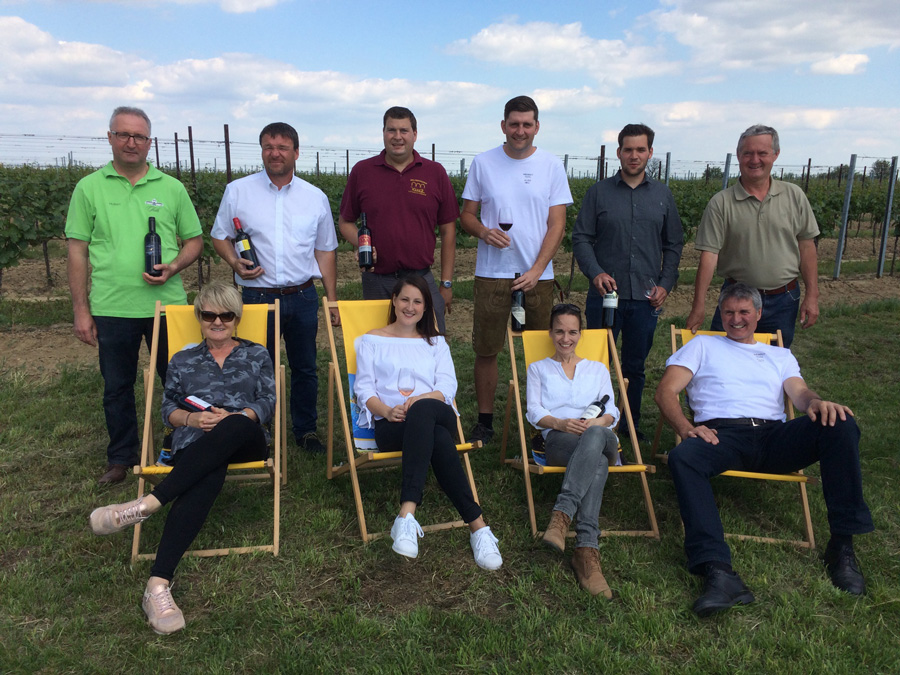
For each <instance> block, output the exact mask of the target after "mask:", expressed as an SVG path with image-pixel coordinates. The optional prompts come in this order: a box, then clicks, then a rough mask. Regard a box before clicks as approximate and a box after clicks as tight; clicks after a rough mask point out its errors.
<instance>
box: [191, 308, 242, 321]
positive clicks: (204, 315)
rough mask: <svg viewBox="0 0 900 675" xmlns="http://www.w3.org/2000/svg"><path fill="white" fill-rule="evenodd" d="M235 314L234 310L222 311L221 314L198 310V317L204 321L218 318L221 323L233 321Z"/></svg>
mask: <svg viewBox="0 0 900 675" xmlns="http://www.w3.org/2000/svg"><path fill="white" fill-rule="evenodd" d="M235 316H237V315H236V314H235V313H234V312H222V313H221V314H217V313H216V312H207V311H201V312H200V318H201V319H203V321H205V322H206V323H213V322H214V321H215V320H216V319H219V320H220V321H221V322H222V323H228V322H229V321H234V317H235Z"/></svg>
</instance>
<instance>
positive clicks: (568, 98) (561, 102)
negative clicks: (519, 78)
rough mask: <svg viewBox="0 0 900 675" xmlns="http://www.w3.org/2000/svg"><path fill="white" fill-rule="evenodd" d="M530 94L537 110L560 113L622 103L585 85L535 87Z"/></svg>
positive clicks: (580, 111) (585, 110)
mask: <svg viewBox="0 0 900 675" xmlns="http://www.w3.org/2000/svg"><path fill="white" fill-rule="evenodd" d="M532 96H533V97H534V101H535V103H537V105H538V109H539V110H541V111H545V110H552V111H554V112H556V113H562V114H573V113H574V114H580V113H583V112H591V111H592V110H596V109H598V108H614V107H618V106H620V105H622V99H621V98H617V97H612V96H603V95H601V94H598V93H597V92H596V91H594V90H593V89H591V88H590V87H586V86H585V87H581V88H580V89H535V90H534V91H533V92H532Z"/></svg>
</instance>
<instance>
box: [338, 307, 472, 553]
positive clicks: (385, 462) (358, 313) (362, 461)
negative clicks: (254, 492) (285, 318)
mask: <svg viewBox="0 0 900 675" xmlns="http://www.w3.org/2000/svg"><path fill="white" fill-rule="evenodd" d="M390 302H391V301H390V300H338V301H337V302H330V301H328V299H327V298H326V299H323V301H322V303H323V305H324V307H325V316H328V314H329V312H330V310H331V309H334V308H337V309H338V310H339V311H340V314H341V331H340V332H341V337H342V343H343V344H342V348H343V354H344V363H345V364H346V369H347V379H348V382H347V384H348V389H347V391H348V392H349V396H350V405H349V406H348V405H347V398H346V394H345V393H344V379H343V375H342V374H341V361H340V359H339V354H338V344H337V341H336V339H335V329H334V327H333V326H332V325H331V322H330V321H329V322H326V325H327V326H328V344H329V346H330V347H331V363H329V364H328V444H327V446H326V453H327V454H326V466H325V474H326V476H327V477H328V479H329V480H331V479H332V478H334V477H336V476H340V475H342V474H345V473H349V474H350V482H351V484H352V485H353V500H354V501H355V503H356V517H357V520H358V521H359V533H360V536H362V539H363V541H366V542H368V541H373V540H375V539H378V538H380V537H383V536H384V535H386V534H388V533H387V532H376V533H369V531H368V530H367V529H366V514H365V509H364V508H363V502H362V494H361V492H360V487H359V475H358V472H359V471H360V470H373V469H380V468H384V467H389V466H397V465H399V464H400V462H401V457H402V455H403V453H401V452H379V451H378V448H377V446H376V445H375V438H374V435H373V432H372V430H371V429H363V428H360V427H359V426H358V425H357V423H356V422H357V418H358V416H359V408H358V407H357V405H356V398H355V396H356V395H355V394H354V393H353V383H354V380H355V379H356V351H355V349H354V342H355V340H356V338H357V337H359V336H360V335H363V334H365V333H367V332H369V331H370V330H373V329H375V328H381V327H383V326H385V325H386V324H387V319H388V311H389V308H390ZM335 399H336V400H337V407H338V409H339V410H340V416H341V424H342V427H343V431H344V439H345V443H346V450H347V461H346V462H341V463H338V464H335V463H334V461H335V456H334V450H335V448H334V445H335V442H334V434H335V428H334V426H335ZM456 427H457V431H458V432H459V441H460V442H459V445H457V446H456V449H457V450H458V451H459V452H461V453H463V456H462V461H463V468H464V469H465V472H466V476H468V479H469V487H471V488H472V495H473V496H474V497H475V501H476V502H477V501H478V491H477V490H476V489H475V478H474V476H473V475H472V465H471V464H470V462H469V454H468V452H469V450H472V449H473V448H478V447H481V442H480V441H476V442H475V443H466V442H465V437H464V436H463V430H462V425H461V424H460V421H459V418H457V421H456ZM465 525H466V523H465V522H463V521H462V520H454V521H449V522H444V523H435V524H432V525H425V526H423V527H422V530H423V531H425V532H433V531H436V530H448V529H451V528H454V527H463V526H465Z"/></svg>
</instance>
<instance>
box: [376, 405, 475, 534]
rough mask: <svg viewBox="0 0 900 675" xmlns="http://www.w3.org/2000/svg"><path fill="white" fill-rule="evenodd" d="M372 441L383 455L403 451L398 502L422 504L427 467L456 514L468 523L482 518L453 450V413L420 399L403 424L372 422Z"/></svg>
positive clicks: (457, 455)
mask: <svg viewBox="0 0 900 675" xmlns="http://www.w3.org/2000/svg"><path fill="white" fill-rule="evenodd" d="M375 442H376V443H377V444H378V448H379V449H380V450H382V451H386V452H396V451H397V450H401V451H402V452H403V463H402V474H403V478H402V484H401V486H400V502H401V503H402V502H415V503H416V504H421V503H422V494H423V493H424V491H425V478H426V476H427V475H428V465H429V464H430V465H431V467H432V468H433V469H434V476H435V478H437V481H438V484H439V485H440V486H441V489H442V490H443V491H444V493H445V494H446V495H447V497H449V498H450V501H451V502H453V506H455V507H456V510H457V511H459V515H460V516H461V517H462V519H463V520H464V521H466V522H467V523H471V522H472V521H473V520H476V519H477V518H478V517H479V516H480V515H481V507H480V506H478V502H476V501H475V498H474V497H473V496H472V490H471V488H470V487H469V481H468V479H467V478H466V472H465V471H463V468H462V464H461V463H460V460H459V453H458V452H457V451H456V412H454V410H453V408H451V407H450V406H449V405H447V404H446V403H444V402H443V401H438V400H437V399H432V398H423V399H419V400H418V401H416V402H415V403H413V404H412V405H411V406H410V408H409V413H408V414H407V416H406V421H404V422H389V421H388V420H385V419H381V420H376V421H375Z"/></svg>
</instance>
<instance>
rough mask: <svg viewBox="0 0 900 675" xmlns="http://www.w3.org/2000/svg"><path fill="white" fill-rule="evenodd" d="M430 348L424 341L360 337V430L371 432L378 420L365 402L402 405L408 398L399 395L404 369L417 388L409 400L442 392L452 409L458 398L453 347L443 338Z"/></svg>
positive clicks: (357, 386) (357, 380)
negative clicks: (400, 377)
mask: <svg viewBox="0 0 900 675" xmlns="http://www.w3.org/2000/svg"><path fill="white" fill-rule="evenodd" d="M432 341H433V342H434V344H431V345H429V344H428V341H427V340H425V339H424V338H401V337H386V336H383V335H369V334H366V335H360V336H359V337H358V338H356V342H355V343H354V348H355V349H356V378H355V379H354V381H353V391H354V392H355V393H356V404H357V405H358V406H359V412H360V415H359V420H358V422H357V423H358V424H359V426H360V427H363V428H368V429H372V428H374V426H375V420H376V419H383V418H382V417H381V416H380V415H375V414H374V413H372V412H371V411H370V410H369V409H368V408H367V407H366V402H367V401H368V400H369V399H370V398H372V397H373V396H375V397H377V398H378V399H379V400H380V401H381V402H382V403H384V404H385V405H388V406H391V407H393V406H396V405H400V404H401V403H403V401H404V400H406V397H404V396H403V394H401V393H400V389H399V387H398V384H399V383H398V379H399V376H400V369H401V368H409V369H410V370H411V371H412V374H413V378H414V382H415V388H414V389H413V392H412V394H410V396H418V395H419V394H428V393H430V392H432V391H439V392H441V393H442V394H443V395H444V402H445V403H447V404H448V405H453V397H454V396H456V371H455V370H454V369H453V358H452V357H451V356H450V347H448V346H447V341H446V340H445V339H444V338H443V336H440V335H439V336H437V337H434V338H432Z"/></svg>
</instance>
